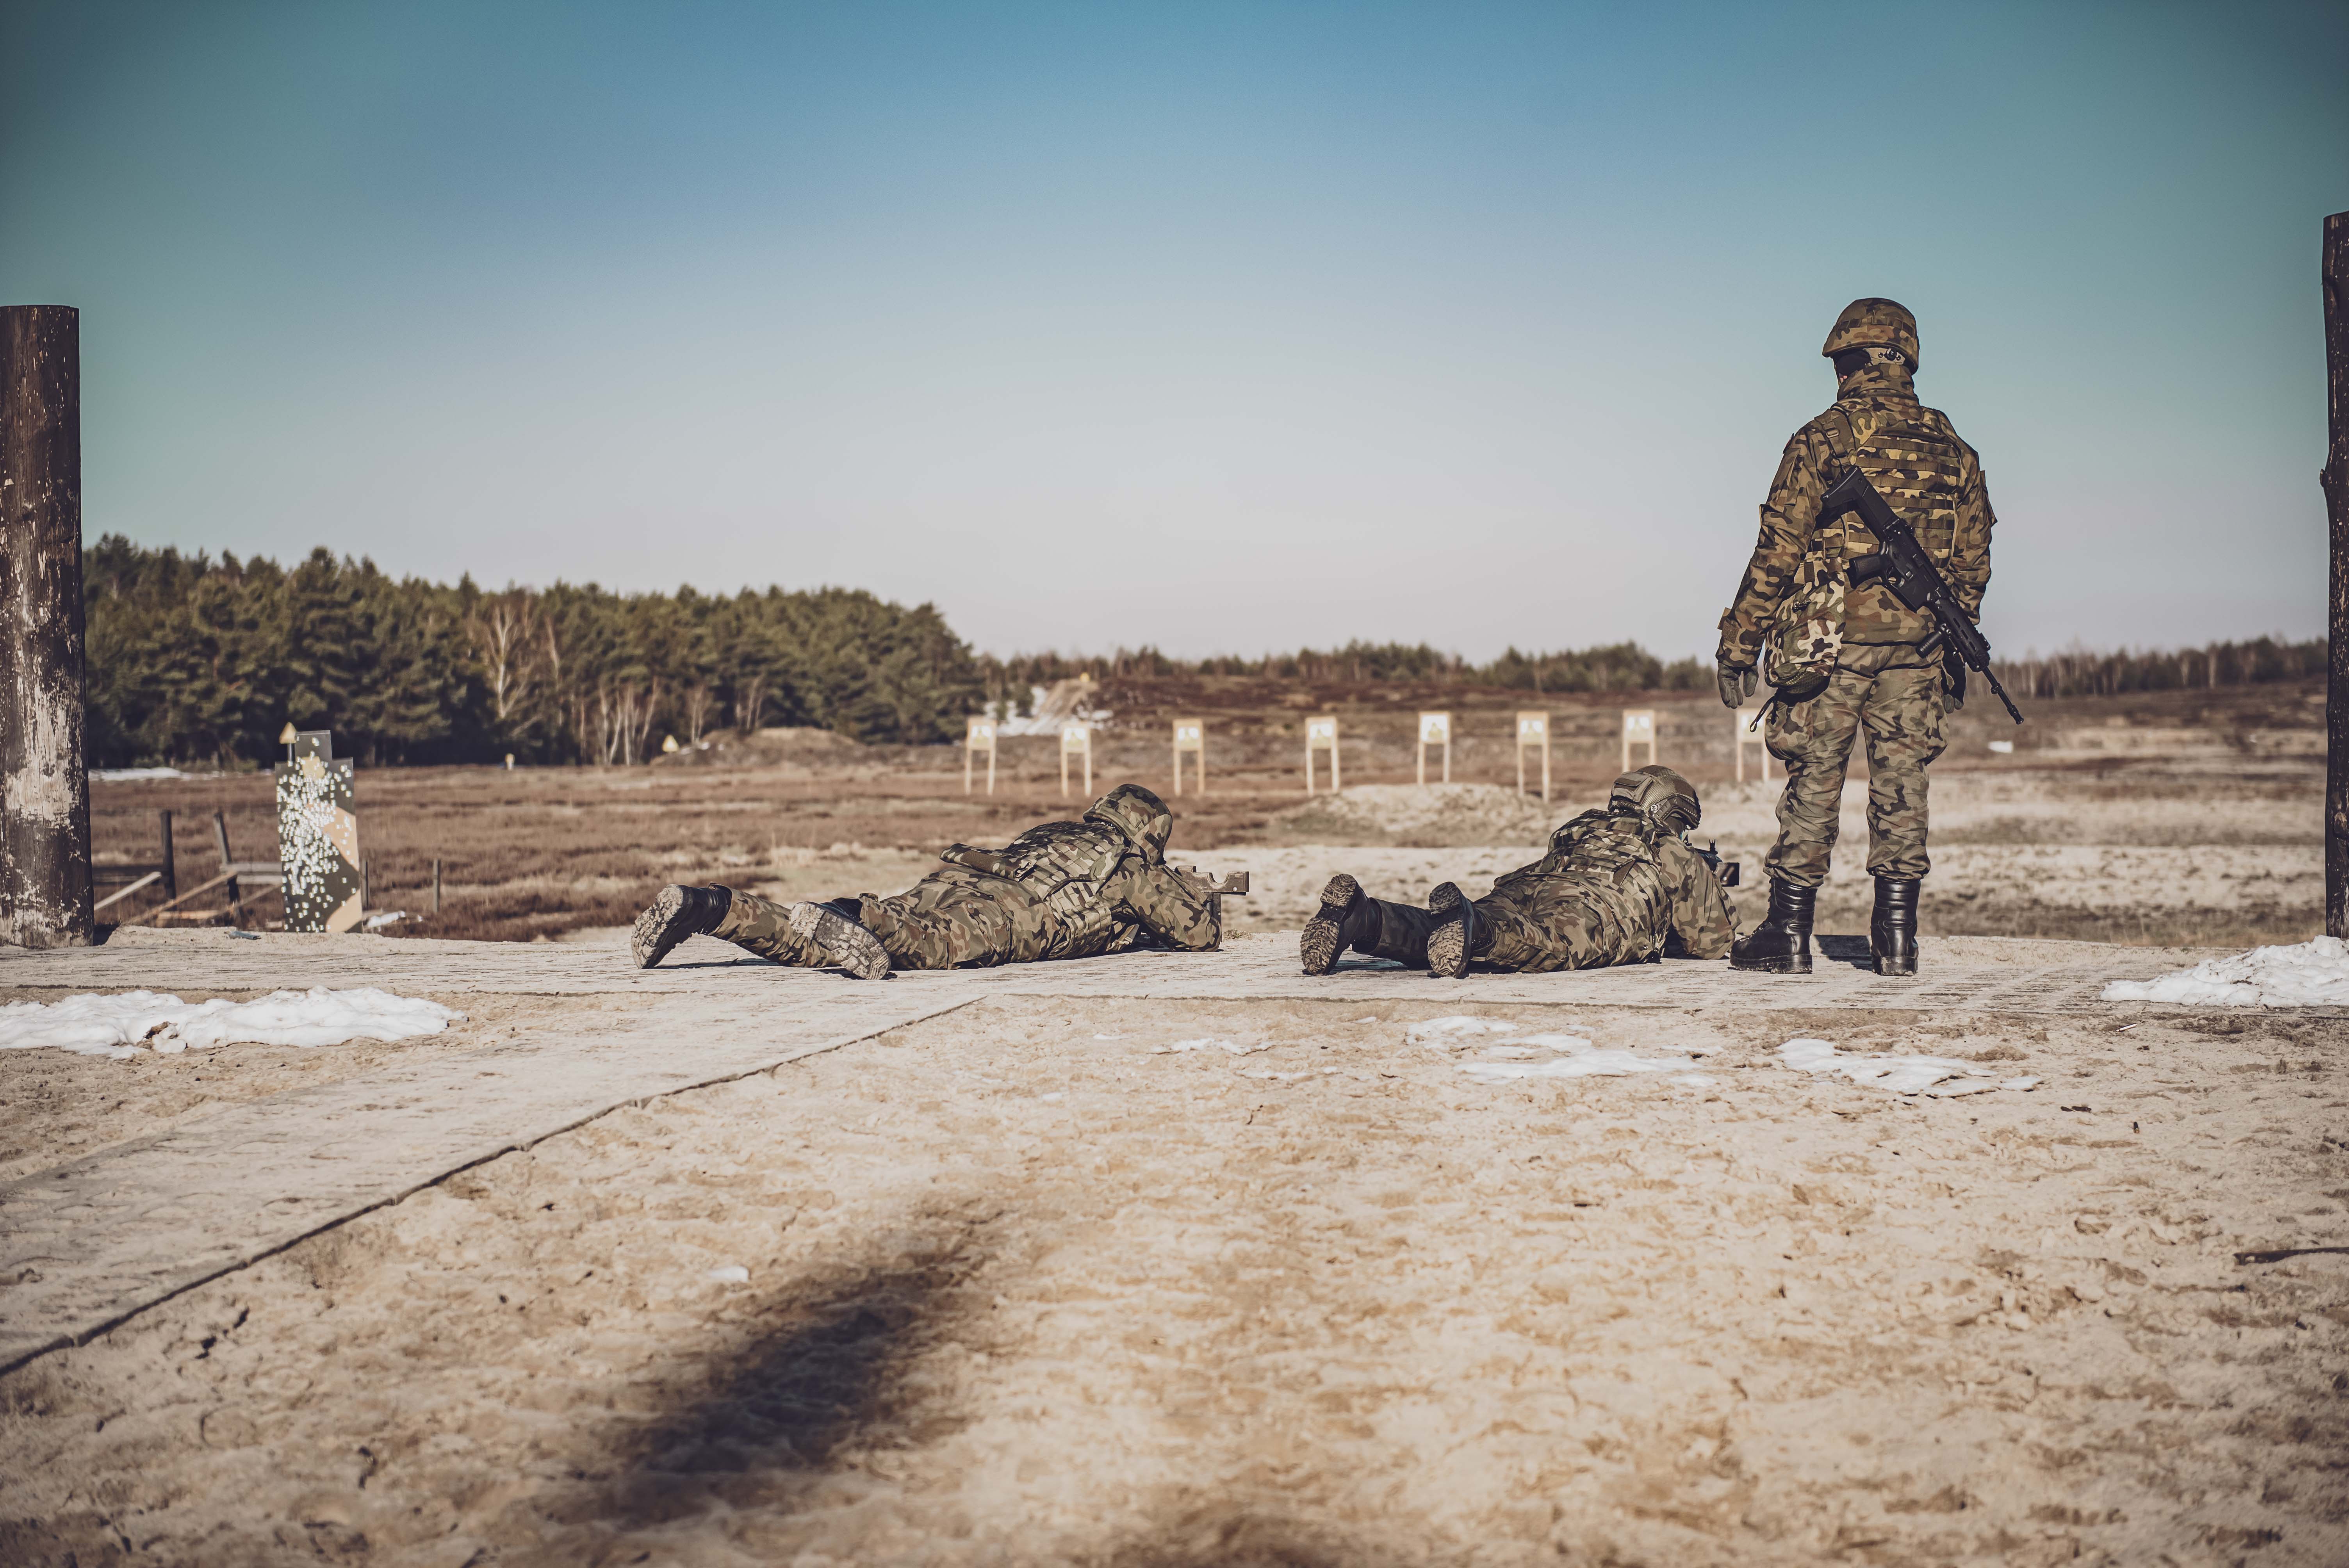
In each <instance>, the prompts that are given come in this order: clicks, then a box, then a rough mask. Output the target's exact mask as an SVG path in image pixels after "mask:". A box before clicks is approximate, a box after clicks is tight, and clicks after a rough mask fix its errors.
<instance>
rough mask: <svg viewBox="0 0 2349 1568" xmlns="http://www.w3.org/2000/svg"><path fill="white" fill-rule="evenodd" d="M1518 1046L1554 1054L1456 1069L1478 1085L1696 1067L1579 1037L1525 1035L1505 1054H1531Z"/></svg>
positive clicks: (1691, 1060)
mask: <svg viewBox="0 0 2349 1568" xmlns="http://www.w3.org/2000/svg"><path fill="white" fill-rule="evenodd" d="M1520 1045H1524V1046H1547V1047H1549V1048H1550V1049H1551V1050H1552V1051H1554V1052H1557V1055H1555V1056H1552V1057H1548V1058H1547V1059H1546V1060H1541V1061H1530V1062H1529V1061H1522V1060H1520V1061H1493V1060H1489V1059H1487V1060H1481V1061H1473V1062H1462V1063H1461V1064H1460V1070H1461V1071H1462V1072H1464V1073H1466V1074H1468V1075H1469V1076H1470V1077H1472V1078H1475V1079H1477V1080H1478V1081H1479V1082H1481V1083H1504V1082H1506V1081H1509V1080H1511V1079H1514V1078H1628V1077H1630V1076H1631V1075H1632V1074H1635V1073H1689V1072H1690V1071H1691V1069H1692V1068H1695V1066H1696V1065H1697V1063H1696V1058H1695V1057H1683V1056H1671V1057H1643V1056H1640V1055H1639V1054H1638V1053H1636V1052H1633V1051H1629V1050H1625V1049H1623V1048H1622V1047H1609V1048H1608V1049H1606V1050H1601V1049H1599V1047H1597V1046H1594V1045H1592V1044H1591V1043H1590V1042H1589V1041H1588V1040H1586V1039H1584V1038H1583V1037H1581V1036H1579V1035H1527V1036H1526V1037H1525V1039H1524V1040H1523V1041H1522V1042H1518V1041H1512V1042H1511V1047H1512V1048H1511V1050H1510V1052H1509V1054H1510V1055H1511V1056H1530V1055H1532V1053H1531V1052H1530V1051H1523V1050H1520V1049H1517V1048H1516V1047H1518V1046H1520ZM1694 1076H1695V1077H1696V1078H1698V1080H1699V1081H1700V1082H1701V1083H1706V1084H1709V1083H1711V1082H1712V1081H1713V1080H1712V1079H1711V1078H1704V1077H1703V1076H1702V1074H1697V1075H1694ZM1675 1081H1681V1080H1675Z"/></svg>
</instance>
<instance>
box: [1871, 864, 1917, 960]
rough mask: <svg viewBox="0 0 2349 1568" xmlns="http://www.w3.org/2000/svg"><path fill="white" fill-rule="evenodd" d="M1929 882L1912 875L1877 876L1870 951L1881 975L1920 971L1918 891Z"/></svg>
mask: <svg viewBox="0 0 2349 1568" xmlns="http://www.w3.org/2000/svg"><path fill="white" fill-rule="evenodd" d="M1924 886H1925V884H1924V882H1923V881H1922V880H1920V879H1917V878H1911V879H1909V881H1906V882H1901V881H1897V880H1895V879H1894V878H1891V877H1878V878H1877V879H1876V913H1874V914H1873V915H1870V916H1869V917H1868V951H1869V952H1870V953H1873V954H1876V972H1877V973H1878V975H1914V974H1916V973H1917V894H1918V893H1919V892H1920V891H1922V889H1923V888H1924Z"/></svg>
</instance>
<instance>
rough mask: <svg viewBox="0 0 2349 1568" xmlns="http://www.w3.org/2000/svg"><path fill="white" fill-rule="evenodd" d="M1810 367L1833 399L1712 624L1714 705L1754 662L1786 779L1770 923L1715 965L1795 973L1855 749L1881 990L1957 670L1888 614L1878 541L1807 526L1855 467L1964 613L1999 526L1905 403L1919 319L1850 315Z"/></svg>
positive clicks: (1851, 519)
mask: <svg viewBox="0 0 2349 1568" xmlns="http://www.w3.org/2000/svg"><path fill="white" fill-rule="evenodd" d="M1820 352H1821V353H1822V354H1824V355H1825V356H1826V357H1827V358H1829V359H1831V360H1833V361H1834V362H1835V369H1836V400H1835V403H1834V405H1833V406H1832V407H1829V408H1828V409H1827V410H1826V412H1825V413H1824V414H1821V415H1820V416H1819V417H1818V418H1816V419H1813V420H1812V421H1811V422H1810V423H1808V424H1806V425H1805V426H1804V427H1803V428H1801V429H1799V430H1797V431H1795V436H1794V438H1793V439H1792V440H1790V441H1788V442H1787V443H1786V451H1785V456H1784V457H1783V458H1782V459H1780V460H1779V463H1778V475H1777V478H1776V479H1775V480H1773V481H1772V482H1771V486H1770V499H1769V500H1765V501H1764V502H1763V503H1762V533H1761V538H1760V540H1759V541H1758V542H1756V543H1755V545H1754V557H1753V560H1752V561H1751V562H1748V564H1747V565H1746V568H1745V577H1744V582H1742V583H1739V584H1738V589H1737V598H1736V602H1735V603H1733V604H1731V605H1730V607H1729V608H1728V609H1727V610H1726V611H1724V612H1723V614H1722V617H1721V646H1720V649H1719V651H1718V653H1716V655H1714V657H1715V661H1716V663H1717V664H1718V665H1719V669H1720V680H1721V700H1722V701H1723V703H1725V704H1727V705H1728V706H1729V707H1733V708H1734V707H1738V706H1740V705H1741V704H1742V703H1743V702H1744V699H1745V698H1746V697H1748V696H1752V695H1753V693H1754V682H1755V665H1757V663H1759V662H1760V661H1761V659H1762V655H1764V652H1765V650H1766V652H1767V654H1768V655H1769V665H1768V667H1769V678H1770V681H1771V684H1772V685H1773V686H1775V687H1776V688H1777V689H1776V691H1775V694H1774V695H1773V696H1772V698H1771V700H1770V704H1769V707H1768V710H1767V713H1768V717H1767V718H1766V719H1765V720H1764V741H1765V743H1766V744H1767V745H1768V747H1769V748H1770V753H1771V755H1772V756H1774V757H1776V758H1779V759H1780V760H1781V761H1783V762H1784V763H1785V765H1786V789H1785V794H1784V795H1783V796H1782V797H1781V798H1780V799H1779V803H1778V841H1777V843H1776V845H1775V847H1773V848H1772V850H1771V851H1770V853H1769V855H1768V857H1767V858H1766V859H1765V861H1764V868H1765V869H1766V870H1767V871H1768V872H1769V873H1770V913H1769V915H1768V917H1767V918H1766V919H1764V921H1763V923H1761V925H1760V926H1758V927H1757V928H1755V930H1754V932H1753V933H1752V934H1749V935H1748V936H1746V937H1744V939H1742V940H1741V941H1740V942H1739V943H1738V944H1737V946H1736V949H1735V951H1734V952H1733V954H1731V958H1730V962H1731V963H1732V964H1733V965H1736V966H1737V967H1738V968H1741V969H1760V970H1766V971H1768V972H1771V973H1774V974H1808V973H1809V972H1810V967H1811V942H1810V937H1811V920H1812V914H1813V911H1814V909H1815V907H1816V903H1817V898H1818V888H1819V884H1820V883H1821V882H1824V881H1826V874H1827V864H1828V857H1829V855H1830V854H1831V853H1832V851H1834V848H1835V841H1836V829H1837V811H1838V808H1839V807H1840V805H1841V802H1842V799H1843V781H1844V773H1845V770H1846V769H1847V767H1848V766H1849V764H1850V759H1851V748H1852V743H1853V741H1854V739H1855V738H1857V737H1858V736H1862V735H1865V736H1866V737H1867V740H1868V870H1869V871H1870V872H1872V873H1874V875H1875V878H1876V907H1875V913H1874V914H1873V916H1872V917H1871V919H1870V920H1869V922H1868V944H1869V947H1870V949H1871V951H1872V952H1873V954H1874V955H1875V960H1876V970H1877V973H1878V974H1880V975H1913V974H1915V973H1916V972H1917V895H1918V892H1919V890H1920V885H1921V884H1922V882H1923V880H1924V877H1925V874H1926V872H1929V871H1930V870H1931V869H1932V862H1931V861H1930V860H1929V859H1928V857H1927V855H1926V852H1925V830H1926V810H1925V804H1926V799H1925V796H1926V791H1925V769H1926V765H1927V764H1928V763H1930V762H1931V761H1932V760H1933V758H1936V757H1939V756H1940V754H1941V747H1942V733H1941V726H1942V719H1943V717H1944V716H1945V714H1946V713H1947V711H1949V710H1950V709H1952V708H1954V707H1956V706H1957V704H1958V703H1959V701H1961V700H1962V698H1963V696H1964V691H1965V686H1964V675H1965V672H1964V670H1963V668H1962V666H1956V667H1952V665H1951V663H1950V660H1951V659H1953V658H1954V655H1953V654H1951V655H1948V656H1947V657H1935V656H1933V655H1930V654H1929V653H1928V652H1927V645H1928V644H1929V643H1930V641H1931V639H1932V638H1933V635H1934V633H1935V631H1936V626H1935V624H1934V620H1933V616H1932V614H1931V613H1930V611H1921V610H1912V609H1910V608H1909V606H1908V605H1907V604H1905V603H1902V602H1901V600H1900V599H1899V596H1898V595H1896V594H1895V593H1893V592H1892V591H1891V588H1890V586H1889V584H1888V583H1886V582H1885V581H1884V579H1883V578H1882V576H1881V575H1880V573H1881V570H1882V566H1883V560H1882V558H1881V556H1880V555H1879V553H1878V548H1877V546H1878V541H1877V539H1876V537H1875V536H1874V535H1873V534H1871V533H1870V532H1869V531H1868V529H1867V528H1866V527H1865V526H1863V525H1862V524H1861V522H1860V521H1859V519H1858V516H1857V513H1850V514H1847V515H1845V516H1843V517H1841V518H1839V519H1837V520H1836V521H1833V522H1827V523H1822V522H1821V521H1820V515H1819V514H1820V512H1821V511H1822V507H1821V504H1820V503H1821V500H1822V498H1823V497H1824V496H1825V495H1826V491H1827V490H1828V489H1829V487H1831V486H1832V485H1834V483H1835V482H1836V481H1837V480H1839V479H1841V478H1843V477H1844V476H1845V475H1846V474H1847V473H1849V472H1851V471H1852V470H1853V469H1855V468H1856V469H1859V470H1860V471H1862V472H1864V473H1865V474H1867V476H1868V480H1869V482H1870V483H1872V484H1873V485H1874V486H1875V487H1876V489H1877V490H1878V491H1879V492H1881V494H1882V495H1883V497H1884V499H1885V500H1886V502H1887V503H1889V505H1890V506H1891V508H1892V510H1893V511H1895V512H1897V513H1898V514H1899V516H1900V517H1902V518H1903V519H1905V520H1906V521H1908V522H1909V526H1910V527H1911V528H1913V529H1914V530H1915V531H1916V533H1917V537H1918V540H1919V541H1920V542H1921V543H1922V544H1923V545H1924V547H1925V549H1926V551H1927V552H1928V553H1929V554H1930V555H1931V556H1932V558H1933V562H1934V564H1935V565H1937V566H1938V567H1939V568H1940V573H1941V575H1942V577H1943V578H1944V579H1945V580H1946V581H1947V582H1948V583H1949V584H1950V587H1951V591H1952V592H1953V593H1955V594H1956V595H1957V597H1958V599H1959V601H1960V603H1961V604H1962V605H1963V606H1964V608H1965V611H1966V613H1967V614H1969V615H1972V616H1979V614H1981V611H1982V591H1983V590H1984V589H1985V588H1986V587H1987V586H1989V583H1990V536H1991V529H1992V526H1993V524H1994V523H1995V522H1996V521H1997V519H1996V518H1995V517H1994V516H1993V515H1992V511H1991V506H1990V497H1989V495H1988V493H1987V492H1986V491H1985V490H1984V489H1983V486H1982V462H1981V459H1978V458H1977V457H1976V456H1975V455H1974V449H1972V448H1971V447H1969V446H1968V445H1966V443H1965V442H1964V441H1962V440H1961V439H1960V438H1959V437H1958V432H1957V430H1956V428H1954V427H1953V426H1952V425H1951V423H1950V418H1949V416H1948V415H1946V414H1943V413H1942V412H1940V410H1939V409H1937V408H1928V407H1924V406H1923V405H1922V404H1920V402H1918V400H1917V390H1916V386H1915V383H1914V379H1913V377H1914V376H1915V373H1916V368H1917V320H1916V317H1914V316H1912V315H1909V312H1908V310H1907V309H1906V308H1904V307H1903V306H1901V305H1899V304H1894V303H1893V302H1892V301H1890V300H1889V299H1861V300H1854V301H1853V302H1852V303H1851V304H1849V305H1847V306H1846V307H1845V309H1844V313H1843V315H1841V316H1839V317H1838V318H1837V321H1836V325H1835V330H1834V331H1833V332H1831V333H1829V334H1828V335H1827V341H1826V347H1825V348H1823V349H1821V350H1820Z"/></svg>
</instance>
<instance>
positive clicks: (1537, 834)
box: [1273, 784, 1599, 848]
mask: <svg viewBox="0 0 2349 1568" xmlns="http://www.w3.org/2000/svg"><path fill="white" fill-rule="evenodd" d="M1597 804H1599V802H1598V801H1596V800H1581V799H1568V798H1567V797H1566V796H1565V795H1564V794H1563V793H1560V794H1559V795H1557V797H1556V798H1554V799H1551V800H1549V801H1548V802H1547V803H1544V802H1543V800H1542V799H1541V798H1540V797H1539V796H1537V795H1520V794H1518V793H1517V792H1516V790H1514V789H1509V788H1507V787H1506V786H1504V785H1499V784H1430V785H1426V786H1424V787H1423V786H1420V785H1416V784H1358V785H1355V786H1354V787H1352V788H1351V789H1346V790H1344V791H1343V792H1341V793H1340V794H1336V795H1317V796H1315V797H1314V798H1313V799H1311V800H1310V801H1309V802H1307V803H1306V804H1304V805H1302V806H1299V807H1297V808H1296V809H1294V810H1288V811H1284V812H1282V813H1281V814H1280V815H1279V816H1278V817H1276V818H1275V819H1273V825H1274V826H1275V827H1276V828H1277V829H1278V830H1281V831H1283V832H1286V833H1289V834H1294V835H1296V836H1298V837H1299V838H1309V839H1311V840H1313V841H1319V842H1323V843H1361V844H1395V845H1401V846H1410V847H1427V848H1442V847H1445V846H1450V845H1461V844H1538V843H1544V842H1547V841H1548V838H1549V835H1550V830H1552V829H1554V828H1556V827H1557V825H1558V824H1559V823H1560V822H1563V821H1565V820H1567V819H1568V817H1571V816H1573V815H1574V814H1575V813H1576V812H1578V811H1581V810H1587V809H1588V808H1589V807H1591V806H1595V805H1597Z"/></svg>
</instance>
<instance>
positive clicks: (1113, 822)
mask: <svg viewBox="0 0 2349 1568" xmlns="http://www.w3.org/2000/svg"><path fill="white" fill-rule="evenodd" d="M1085 820H1086V821H1088V822H1098V823H1100V824H1101V825H1102V827H1104V828H1114V829H1116V830H1118V831H1119V832H1121V833H1123V834H1124V835H1125V837H1126V838H1127V840H1128V841H1131V842H1132V843H1133V847H1134V848H1135V849H1137V850H1140V851H1142V858H1143V861H1146V862H1147V863H1149V864H1151V865H1157V864H1159V863H1160V862H1161V861H1164V860H1165V858H1166V841H1167V840H1169V839H1171V838H1173V837H1174V812H1172V811H1170V810H1167V809H1166V802H1165V801H1164V800H1161V799H1159V798H1158V797H1157V796H1155V795H1154V794H1152V793H1151V792H1150V791H1149V790H1147V789H1143V787H1142V786H1141V785H1139V784H1121V785H1119V786H1118V787H1117V788H1116V789H1112V790H1111V791H1110V792H1109V793H1108V794H1106V795H1104V796H1102V798H1101V799H1098V800H1096V801H1094V802H1093V803H1092V810H1088V811H1087V812H1086V813H1085Z"/></svg>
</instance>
